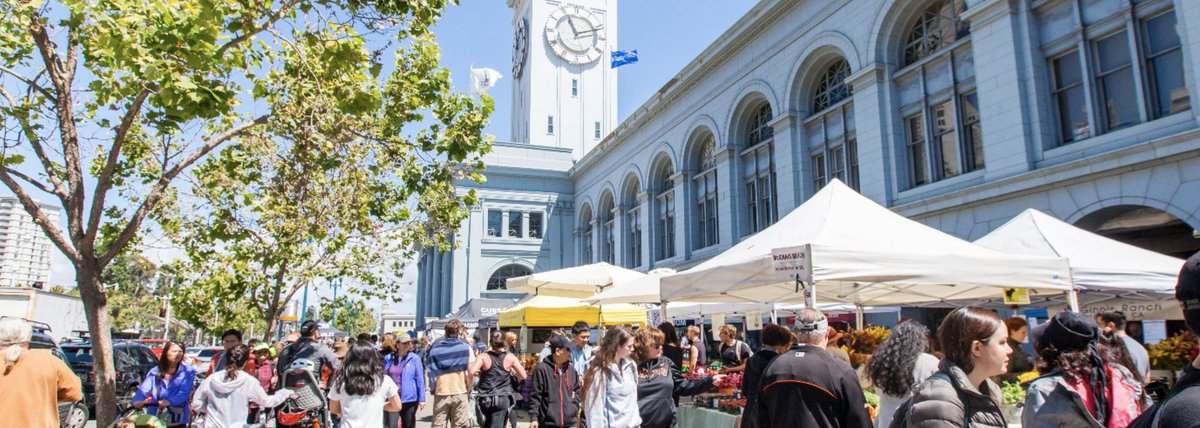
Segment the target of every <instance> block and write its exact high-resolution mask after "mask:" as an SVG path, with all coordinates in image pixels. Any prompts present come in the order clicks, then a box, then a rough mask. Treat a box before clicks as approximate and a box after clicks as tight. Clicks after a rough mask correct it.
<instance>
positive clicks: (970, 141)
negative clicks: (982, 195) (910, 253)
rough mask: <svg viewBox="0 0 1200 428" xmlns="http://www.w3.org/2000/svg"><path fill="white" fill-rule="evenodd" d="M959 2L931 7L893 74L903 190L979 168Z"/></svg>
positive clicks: (969, 60)
mask: <svg viewBox="0 0 1200 428" xmlns="http://www.w3.org/2000/svg"><path fill="white" fill-rule="evenodd" d="M962 11H963V1H962V0H939V1H935V2H933V3H932V4H931V5H930V6H929V7H928V8H926V9H925V12H924V13H923V14H922V15H921V16H920V17H919V18H918V19H917V22H916V23H914V24H913V26H912V27H911V30H910V32H909V33H908V36H907V37H906V38H905V40H908V43H907V44H906V45H905V47H904V53H903V54H904V60H905V61H904V62H905V64H907V65H906V66H905V68H904V69H901V70H900V71H899V72H897V73H896V80H895V82H896V86H897V89H898V92H899V95H900V115H901V116H902V117H903V123H904V128H905V154H906V156H905V157H904V159H905V163H906V165H905V167H906V168H905V169H906V170H907V171H908V187H910V188H912V187H917V186H921V185H924V184H928V183H932V182H935V181H939V180H942V179H946V178H951V177H954V176H957V175H960V174H963V173H967V172H971V171H975V170H978V169H983V168H984V161H983V133H982V131H981V129H980V125H979V98H978V96H977V95H976V94H975V62H974V54H973V53H972V51H971V43H970V40H969V37H970V28H969V27H968V26H967V24H966V23H965V22H962V21H960V20H959V18H958V16H959V14H961V13H962Z"/></svg>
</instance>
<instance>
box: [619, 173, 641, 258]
mask: <svg viewBox="0 0 1200 428" xmlns="http://www.w3.org/2000/svg"><path fill="white" fill-rule="evenodd" d="M624 187H625V188H624V189H623V190H622V191H621V205H622V206H623V207H625V239H624V241H625V242H624V244H625V252H624V253H625V254H624V256H625V267H627V268H630V269H633V268H636V267H638V266H641V265H642V222H641V212H642V206H641V204H640V203H639V201H638V196H639V194H640V193H641V191H642V190H641V186H639V185H638V179H637V177H634V176H630V177H629V178H628V179H627V180H625V186H624Z"/></svg>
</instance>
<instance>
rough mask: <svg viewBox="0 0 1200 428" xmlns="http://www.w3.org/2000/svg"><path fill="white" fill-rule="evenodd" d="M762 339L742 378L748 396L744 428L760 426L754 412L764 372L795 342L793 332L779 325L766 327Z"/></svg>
mask: <svg viewBox="0 0 1200 428" xmlns="http://www.w3.org/2000/svg"><path fill="white" fill-rule="evenodd" d="M761 337H762V344H763V346H762V349H759V350H758V352H755V353H754V356H753V357H750V359H749V360H748V361H746V371H745V372H744V374H745V377H744V378H742V393H743V394H745V396H746V411H745V414H743V415H742V428H755V427H757V426H758V420H757V419H755V416H754V410H755V409H756V408H757V407H758V393H759V391H762V375H763V371H765V370H766V369H767V365H768V364H771V361H772V360H774V359H775V357H776V356H778V355H779V354H782V353H784V352H787V350H788V348H791V347H792V342H795V336H793V335H792V332H790V331H788V329H787V327H784V326H781V325H779V324H767V325H764V326H763V328H762V334H761Z"/></svg>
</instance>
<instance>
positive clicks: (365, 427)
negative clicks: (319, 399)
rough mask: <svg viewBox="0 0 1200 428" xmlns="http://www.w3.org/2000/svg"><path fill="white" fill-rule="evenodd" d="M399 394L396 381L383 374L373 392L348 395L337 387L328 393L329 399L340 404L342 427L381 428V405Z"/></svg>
mask: <svg viewBox="0 0 1200 428" xmlns="http://www.w3.org/2000/svg"><path fill="white" fill-rule="evenodd" d="M399 394H400V389H399V388H397V387H396V382H395V381H393V380H392V378H391V376H384V377H383V383H382V384H380V385H379V388H376V389H375V393H374V394H371V395H350V394H346V392H345V391H343V390H342V389H340V388H339V389H338V390H336V391H332V392H330V393H329V399H330V400H337V402H338V403H340V404H341V405H342V425H341V426H342V428H383V405H384V404H386V403H387V401H388V399H389V398H392V397H396V396H398V395H399Z"/></svg>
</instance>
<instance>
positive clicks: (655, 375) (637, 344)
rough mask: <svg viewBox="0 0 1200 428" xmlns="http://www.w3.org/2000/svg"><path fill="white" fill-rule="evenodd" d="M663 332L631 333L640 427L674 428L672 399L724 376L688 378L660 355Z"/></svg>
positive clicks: (710, 385) (695, 391) (706, 387)
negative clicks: (632, 334)
mask: <svg viewBox="0 0 1200 428" xmlns="http://www.w3.org/2000/svg"><path fill="white" fill-rule="evenodd" d="M664 339H665V336H664V335H663V332H662V331H661V330H659V329H657V328H642V329H638V331H637V333H636V334H634V340H633V343H634V348H633V357H634V360H636V361H637V363H638V366H637V376H638V383H637V393H638V411H639V413H640V414H641V416H642V428H674V427H677V426H678V418H676V416H675V399H674V396H676V395H678V396H688V395H696V394H699V393H702V392H705V391H708V390H710V389H712V388H713V383H714V382H717V381H719V380H720V379H721V378H722V377H724V376H723V375H716V376H713V377H711V378H705V379H687V378H684V377H683V373H682V372H680V371H679V367H676V366H675V363H673V362H671V360H670V359H669V358H667V357H665V356H663V352H662V351H663V340H664Z"/></svg>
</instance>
